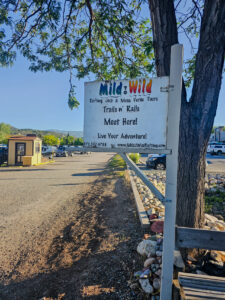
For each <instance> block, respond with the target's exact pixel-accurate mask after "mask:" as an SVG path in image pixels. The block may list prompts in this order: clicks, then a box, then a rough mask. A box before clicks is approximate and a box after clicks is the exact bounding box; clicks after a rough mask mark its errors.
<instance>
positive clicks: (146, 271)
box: [140, 269, 151, 279]
mask: <svg viewBox="0 0 225 300" xmlns="http://www.w3.org/2000/svg"><path fill="white" fill-rule="evenodd" d="M149 276H151V271H150V270H149V269H146V270H145V271H144V272H142V274H141V275H140V278H141V279H144V278H148V277H149Z"/></svg>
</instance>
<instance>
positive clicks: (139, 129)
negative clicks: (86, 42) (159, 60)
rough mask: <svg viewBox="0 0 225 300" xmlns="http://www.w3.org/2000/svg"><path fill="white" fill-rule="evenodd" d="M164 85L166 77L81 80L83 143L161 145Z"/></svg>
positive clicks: (165, 99) (163, 137)
mask: <svg viewBox="0 0 225 300" xmlns="http://www.w3.org/2000/svg"><path fill="white" fill-rule="evenodd" d="M168 85H169V77H158V78H152V79H151V78H150V79H134V80H115V81H94V82H88V83H85V99H84V100H85V103H84V146H85V147H90V148H115V149H120V148H123V149H128V150H129V148H137V149H165V148H166V131H167V112H168V92H167V90H168V89H167V88H168ZM127 152H129V151H127Z"/></svg>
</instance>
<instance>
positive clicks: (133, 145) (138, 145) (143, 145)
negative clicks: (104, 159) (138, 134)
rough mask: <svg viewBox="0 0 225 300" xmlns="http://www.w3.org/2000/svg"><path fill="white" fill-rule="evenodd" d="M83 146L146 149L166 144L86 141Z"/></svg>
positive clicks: (162, 146) (160, 147)
mask: <svg viewBox="0 0 225 300" xmlns="http://www.w3.org/2000/svg"><path fill="white" fill-rule="evenodd" d="M84 147H88V148H112V149H113V148H115V149H116V148H127V147H128V148H147V149H162V148H165V147H166V146H165V145H164V144H148V143H124V144H110V145H107V144H106V143H95V142H91V143H90V142H86V143H84Z"/></svg>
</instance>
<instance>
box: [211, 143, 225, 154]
mask: <svg viewBox="0 0 225 300" xmlns="http://www.w3.org/2000/svg"><path fill="white" fill-rule="evenodd" d="M209 152H210V153H211V154H212V155H213V154H216V155H221V154H225V145H223V144H217V145H211V147H210V151H209Z"/></svg>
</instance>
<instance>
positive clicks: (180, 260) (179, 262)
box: [174, 250, 185, 269]
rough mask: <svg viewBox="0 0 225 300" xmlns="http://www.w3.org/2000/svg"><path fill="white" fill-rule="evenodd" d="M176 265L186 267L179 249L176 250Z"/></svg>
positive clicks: (181, 267)
mask: <svg viewBox="0 0 225 300" xmlns="http://www.w3.org/2000/svg"><path fill="white" fill-rule="evenodd" d="M174 265H175V266H176V267H178V268H180V269H183V268H184V267H185V265H184V261H183V258H182V256H181V254H180V251H179V250H174Z"/></svg>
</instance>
